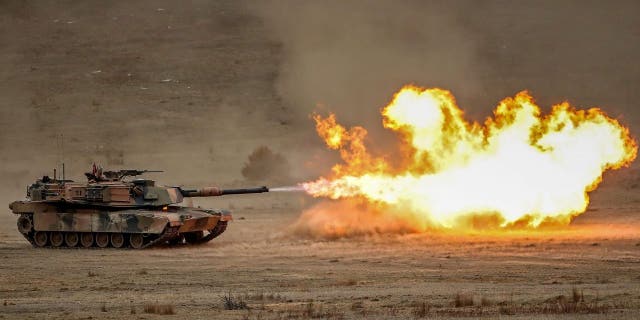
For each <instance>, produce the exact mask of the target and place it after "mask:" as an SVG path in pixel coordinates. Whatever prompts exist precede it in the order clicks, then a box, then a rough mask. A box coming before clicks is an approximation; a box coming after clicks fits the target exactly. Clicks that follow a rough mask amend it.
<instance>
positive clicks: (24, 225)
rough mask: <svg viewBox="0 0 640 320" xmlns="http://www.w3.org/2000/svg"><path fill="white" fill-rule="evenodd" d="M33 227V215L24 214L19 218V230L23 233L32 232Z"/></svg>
mask: <svg viewBox="0 0 640 320" xmlns="http://www.w3.org/2000/svg"><path fill="white" fill-rule="evenodd" d="M31 229H33V222H32V221H31V217H30V216H28V215H26V214H23V215H21V216H20V218H18V231H20V233H23V234H27V233H29V232H31Z"/></svg>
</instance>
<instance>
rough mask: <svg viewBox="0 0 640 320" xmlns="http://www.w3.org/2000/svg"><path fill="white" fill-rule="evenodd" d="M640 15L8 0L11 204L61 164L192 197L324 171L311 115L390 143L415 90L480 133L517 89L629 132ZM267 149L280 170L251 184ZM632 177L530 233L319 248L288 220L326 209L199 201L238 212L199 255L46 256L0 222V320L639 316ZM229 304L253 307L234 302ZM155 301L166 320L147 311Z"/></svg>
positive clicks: (639, 248)
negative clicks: (450, 99)
mask: <svg viewBox="0 0 640 320" xmlns="http://www.w3.org/2000/svg"><path fill="white" fill-rule="evenodd" d="M639 9H640V7H639V5H638V3H637V2H634V1H628V2H624V1H618V2H615V3H614V4H605V3H602V2H598V1H592V2H586V1H560V2H558V1H536V2H525V1H522V2H517V3H512V2H509V1H491V2H483V3H476V2H474V1H459V2H455V3H454V4H453V5H452V4H450V3H449V2H444V1H443V2H433V3H424V2H421V1H407V2H405V3H404V5H395V3H391V2H389V3H386V2H377V3H376V4H370V5H363V4H362V3H360V2H357V1H354V2H346V3H343V2H342V1H336V2H327V3H326V4H325V5H320V4H317V3H311V2H269V3H261V4H256V3H247V2H236V1H219V2H211V3H209V2H205V1H194V2H192V3H190V4H188V5H185V4H182V3H178V2H169V1H167V2H156V1H135V2H101V1H88V2H87V1H83V2H73V1H70V2H64V3H60V2H46V1H38V2H35V1H34V2H31V1H0V30H1V31H0V43H2V46H0V61H1V62H2V68H0V163H1V166H0V177H2V183H1V184H0V191H2V193H1V194H2V195H1V196H0V203H9V202H10V201H12V200H15V199H20V198H22V197H24V189H25V186H26V185H28V184H29V183H30V182H31V181H33V180H34V179H35V178H36V177H38V176H42V175H43V174H51V171H52V168H53V167H56V166H58V167H59V165H60V163H61V162H62V161H64V162H65V163H66V166H67V169H68V171H67V174H68V177H74V178H79V177H81V176H82V172H84V171H85V170H86V168H89V167H90V165H91V163H93V162H99V163H101V164H103V165H104V166H105V167H110V168H113V167H115V168H137V169H144V168H147V169H162V170H165V171H166V173H164V174H154V175H151V176H150V177H151V178H155V179H157V180H159V181H160V182H161V183H167V184H173V185H175V184H184V185H192V186H198V187H199V186H205V185H209V184H216V185H221V186H223V187H239V186H244V185H248V186H254V185H262V184H267V185H269V186H278V185H286V184H292V183H295V182H299V181H305V180H308V179H312V178H315V177H317V176H318V175H320V174H323V173H326V172H327V171H328V170H329V168H330V166H331V164H333V163H335V161H336V156H335V155H334V154H332V153H330V152H328V151H326V150H325V148H324V146H323V145H322V142H321V141H320V140H319V139H318V138H317V137H316V136H315V133H314V132H313V124H312V121H311V120H310V119H309V117H308V115H309V114H310V113H311V112H313V110H316V109H320V110H333V111H335V112H336V114H337V116H338V117H339V118H340V119H342V120H343V122H344V123H346V124H347V125H354V124H363V125H365V126H368V128H370V129H371V130H370V131H371V136H372V137H373V138H375V140H374V139H372V141H376V142H378V143H377V144H376V145H375V146H373V148H374V149H376V148H384V147H385V146H386V145H387V144H388V143H389V141H390V139H391V138H393V137H390V136H389V134H388V133H386V132H384V131H383V130H379V128H380V125H379V122H380V118H379V115H378V112H379V110H380V107H382V106H384V104H385V103H386V102H388V101H389V98H390V96H391V94H392V93H393V92H395V91H396V90H397V89H398V88H399V87H400V86H402V85H403V84H406V83H409V82H414V83H417V84H420V85H424V86H439V87H445V88H449V89H451V90H452V91H453V92H454V94H455V95H456V96H457V98H458V101H459V103H460V105H461V106H462V107H463V108H464V109H465V110H466V111H467V112H468V115H469V117H471V118H472V119H482V118H483V117H485V116H487V115H489V114H490V110H491V109H492V108H493V107H494V106H495V104H496V103H497V102H498V101H499V100H500V99H502V98H504V97H505V96H507V95H513V94H515V93H516V92H518V91H519V90H523V89H529V90H531V91H532V93H533V95H534V96H535V97H536V98H537V99H538V101H539V103H540V104H541V105H545V106H548V105H549V104H551V103H555V102H559V101H561V100H564V99H569V100H570V101H572V102H574V103H576V104H577V105H580V106H592V105H599V106H602V107H603V108H604V109H605V110H606V111H607V112H608V113H609V114H611V115H612V116H613V117H616V118H618V119H620V120H621V121H622V122H623V123H624V124H625V125H627V126H629V127H630V129H631V132H632V133H633V134H634V136H636V137H637V136H638V134H637V132H640V112H638V110H637V101H640V90H638V88H637V86H638V85H637V84H638V83H639V81H640V69H639V68H638V64H637V58H638V56H640V55H639V53H640V41H638V40H640V33H638V30H639V29H638V26H640V20H639V18H638V15H637V14H636V13H637V12H638V10H639ZM318 104H320V105H318ZM376 128H378V129H376ZM61 136H63V137H64V138H61ZM63 141H64V142H63ZM62 144H63V145H64V146H62ZM260 146H268V147H269V148H271V149H272V150H274V151H275V152H277V153H279V154H282V155H283V156H284V157H285V158H286V160H287V163H288V167H287V168H286V169H287V170H286V173H287V174H281V171H278V172H279V173H278V174H271V175H267V176H266V177H263V178H260V179H258V181H249V180H247V179H246V177H244V176H243V175H242V174H241V170H242V168H243V166H244V164H245V162H246V161H247V157H248V156H249V154H250V153H251V152H252V151H253V150H255V149H256V148H258V147H260ZM638 179H640V173H639V171H638V167H637V164H632V166H631V168H626V169H623V170H621V171H618V172H612V173H607V174H606V175H605V177H604V182H603V184H602V185H601V187H600V188H599V189H598V190H597V191H595V192H594V193H592V204H591V206H590V208H589V210H588V211H587V212H586V213H584V214H583V215H582V216H580V217H578V218H577V219H576V220H575V221H574V222H573V223H572V226H571V227H569V228H567V229H561V230H552V231H544V232H535V233H529V234H524V233H507V234H502V235H486V234H484V235H456V234H438V233H435V234H405V235H396V234H390V235H389V234H387V235H375V236H369V237H357V238H346V239H338V240H326V239H310V238H307V237H304V236H299V235H294V234H293V233H292V232H291V230H290V226H291V224H292V223H293V222H295V221H296V220H297V219H298V218H299V217H300V215H301V213H302V212H304V211H305V210H306V209H308V208H309V207H310V206H312V205H313V204H314V203H316V202H317V201H318V200H314V199H311V198H309V197H307V196H304V195H300V194H261V195H251V196H247V197H241V196H230V197H225V198H219V199H209V200H199V201H195V204H196V205H202V206H210V207H221V208H229V209H231V210H232V211H233V212H234V217H235V221H234V222H233V223H232V224H231V225H230V227H229V228H228V229H227V231H226V232H225V233H224V234H223V235H222V236H221V237H220V238H218V239H216V240H215V241H213V242H211V243H209V244H207V245H203V246H198V247H181V248H170V249H168V248H157V249H151V250H143V251H132V250H122V251H118V250H45V249H33V248H31V247H30V245H29V244H28V243H27V242H26V241H25V240H24V239H23V238H21V236H20V235H19V234H18V232H17V230H16V227H15V217H14V216H13V215H12V214H11V213H10V212H9V210H8V209H7V210H5V213H4V214H1V215H0V258H1V259H0V301H1V302H2V305H0V318H4V319H24V318H33V319H42V318H60V319H89V318H92V319H103V318H111V319H120V318H140V319H151V318H197V319H212V318H218V319H227V318H237V319H242V318H251V319H296V318H302V319H304V318H334V319H342V318H344V319H361V318H372V319H378V318H391V319H394V318H395V319H405V318H412V317H415V318H421V317H427V318H445V319H446V318H460V317H480V316H486V317H488V318H505V319H530V318H536V319H574V318H581V319H637V318H639V317H640V215H639V214H640V196H638V188H639V187H640V184H639V183H638V181H639V180H638ZM225 295H226V296H228V295H231V296H232V300H233V301H234V302H239V301H243V302H246V304H247V306H246V307H247V308H241V309H240V310H226V309H225V304H224V300H223V298H224V297H225ZM574 300H575V301H578V302H574ZM469 303H471V304H473V306H464V305H465V304H469ZM456 304H457V305H458V306H456ZM161 305H167V306H169V307H170V309H172V311H173V313H175V315H172V316H171V315H156V314H151V313H145V312H144V308H145V306H147V307H153V306H161ZM460 305H463V306H460ZM240 307H243V306H242V305H240Z"/></svg>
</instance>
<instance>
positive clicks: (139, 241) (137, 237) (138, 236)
mask: <svg viewBox="0 0 640 320" xmlns="http://www.w3.org/2000/svg"><path fill="white" fill-rule="evenodd" d="M129 244H130V245H131V248H134V249H140V248H142V245H143V244H144V237H143V236H142V233H132V234H131V235H130V236H129Z"/></svg>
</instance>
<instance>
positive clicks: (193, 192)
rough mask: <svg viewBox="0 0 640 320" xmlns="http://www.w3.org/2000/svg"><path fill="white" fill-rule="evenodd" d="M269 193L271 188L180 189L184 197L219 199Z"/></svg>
mask: <svg viewBox="0 0 640 320" xmlns="http://www.w3.org/2000/svg"><path fill="white" fill-rule="evenodd" d="M263 192H269V188H267V187H265V186H262V187H258V188H245V189H220V188H217V187H206V188H202V189H180V193H182V196H183V197H217V196H224V195H227V194H247V193H263Z"/></svg>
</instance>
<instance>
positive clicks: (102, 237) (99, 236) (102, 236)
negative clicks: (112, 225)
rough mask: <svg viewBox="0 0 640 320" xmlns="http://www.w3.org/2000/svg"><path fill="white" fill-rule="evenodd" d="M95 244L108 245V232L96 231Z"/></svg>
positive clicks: (103, 246)
mask: <svg viewBox="0 0 640 320" xmlns="http://www.w3.org/2000/svg"><path fill="white" fill-rule="evenodd" d="M96 245H98V247H100V248H106V247H108V246H109V234H108V233H104V232H99V233H96Z"/></svg>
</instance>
